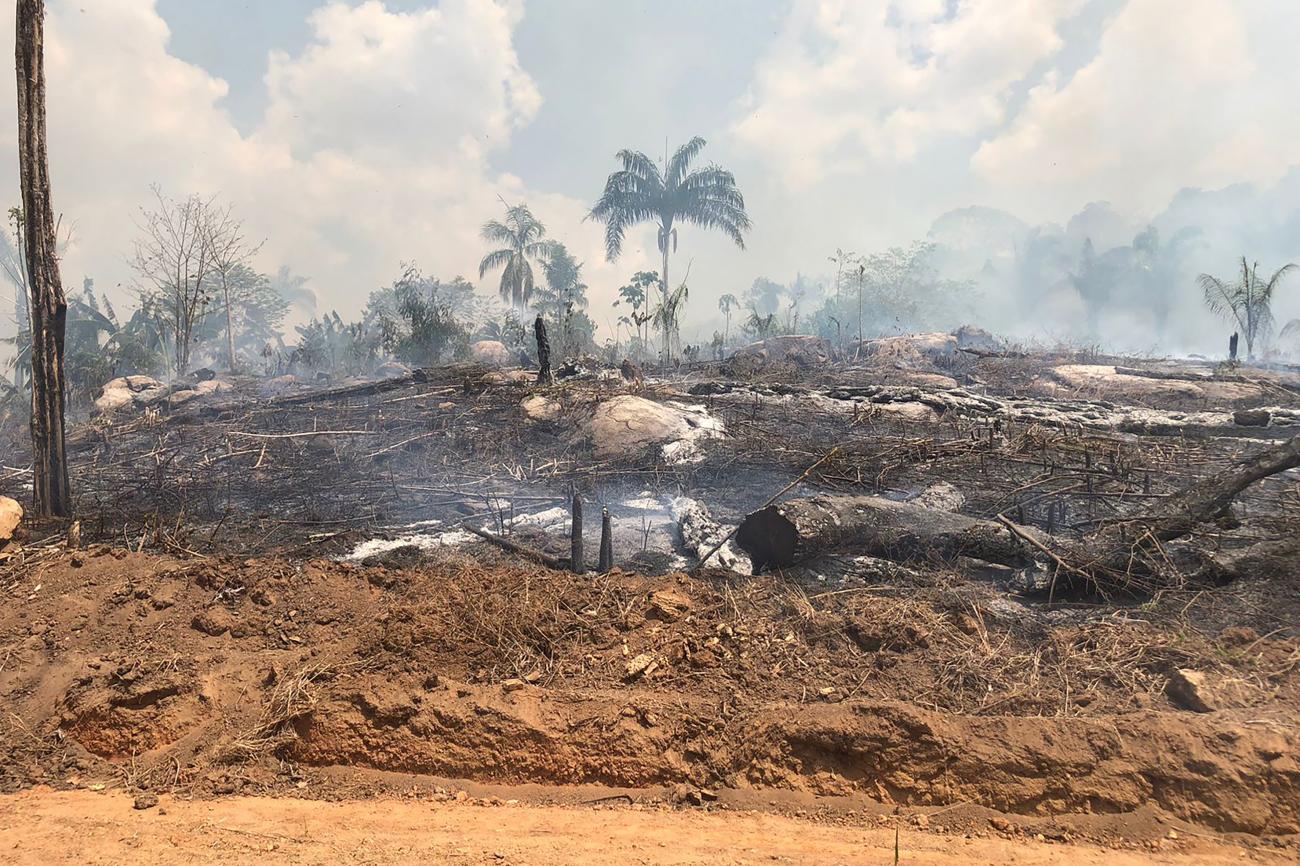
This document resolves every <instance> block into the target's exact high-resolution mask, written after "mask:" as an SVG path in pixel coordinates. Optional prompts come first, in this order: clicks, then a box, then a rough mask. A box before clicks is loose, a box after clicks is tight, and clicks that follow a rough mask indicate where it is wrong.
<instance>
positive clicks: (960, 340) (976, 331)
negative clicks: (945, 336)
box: [952, 325, 1006, 352]
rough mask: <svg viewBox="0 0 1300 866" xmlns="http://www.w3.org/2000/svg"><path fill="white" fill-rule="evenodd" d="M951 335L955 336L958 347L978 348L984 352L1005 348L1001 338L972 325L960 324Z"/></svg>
mask: <svg viewBox="0 0 1300 866" xmlns="http://www.w3.org/2000/svg"><path fill="white" fill-rule="evenodd" d="M952 335H953V336H954V337H956V338H957V348H959V349H980V350H983V351H985V352H1001V351H1003V350H1005V349H1006V346H1005V345H1003V343H1002V341H1001V340H999V339H998V338H997V337H995V336H993V335H992V334H990V333H989V332H988V331H986V330H984V329H983V328H977V327H975V326H974V325H962V326H961V327H960V328H958V329H957V330H955V331H953V332H952Z"/></svg>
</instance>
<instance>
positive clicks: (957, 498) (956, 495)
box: [908, 481, 966, 512]
mask: <svg viewBox="0 0 1300 866" xmlns="http://www.w3.org/2000/svg"><path fill="white" fill-rule="evenodd" d="M908 501H909V502H911V503H912V504H913V505H919V506H921V507H922V508H933V509H934V510H935V511H952V512H957V511H961V509H962V506H964V505H965V504H966V497H965V496H964V495H963V494H962V492H961V491H960V490H958V489H957V488H956V487H954V486H953V485H951V484H949V483H948V482H947V481H940V482H938V483H936V484H931V485H930V486H929V487H927V488H925V489H924V490H922V491H921V492H920V493H918V494H917V495H916V496H913V497H912V498H911V499H910V500H908Z"/></svg>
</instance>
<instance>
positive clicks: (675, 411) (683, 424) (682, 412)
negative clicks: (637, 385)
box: [584, 394, 723, 463]
mask: <svg viewBox="0 0 1300 866" xmlns="http://www.w3.org/2000/svg"><path fill="white" fill-rule="evenodd" d="M722 432H723V428H722V422H720V421H719V420H718V419H716V418H714V417H713V416H712V415H710V414H709V413H708V412H707V411H705V410H704V408H703V407H700V406H687V405H685V404H682V403H656V402H654V401H653V400H647V399H645V398H644V397H636V396H633V395H631V394H624V395H622V396H619V397H613V398H611V399H609V400H606V401H605V402H603V403H601V404H600V405H599V406H597V407H596V410H595V412H594V413H593V414H592V417H591V418H590V419H589V420H588V421H587V423H586V425H585V427H584V433H585V434H586V437H587V438H588V439H590V440H591V442H592V443H593V444H594V445H595V446H596V454H597V456H600V457H613V456H617V455H622V456H634V455H636V454H638V453H640V452H641V451H644V450H645V449H646V448H647V447H648V446H651V445H659V446H661V452H662V454H663V457H664V459H665V460H667V461H668V462H669V463H687V462H690V461H692V460H694V459H698V456H699V455H698V453H697V444H698V443H699V442H700V441H701V440H704V439H716V438H719V437H721V436H722Z"/></svg>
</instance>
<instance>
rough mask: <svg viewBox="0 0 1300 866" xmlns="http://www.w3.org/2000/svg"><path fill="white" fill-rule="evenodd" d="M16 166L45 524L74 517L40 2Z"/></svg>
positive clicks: (25, 74)
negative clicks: (52, 519) (66, 442)
mask: <svg viewBox="0 0 1300 866" xmlns="http://www.w3.org/2000/svg"><path fill="white" fill-rule="evenodd" d="M17 13H18V17H17V27H16V30H15V33H16V40H15V42H16V46H15V52H14V53H15V60H16V62H17V70H18V165H19V182H20V184H21V186H22V196H23V224H24V227H25V230H26V231H25V234H26V237H25V238H24V240H25V241H26V249H25V252H26V255H27V269H28V285H29V287H30V291H31V304H30V316H31V325H32V425H31V429H32V470H33V473H32V474H33V477H32V504H33V511H34V512H35V513H36V514H37V515H38V516H42V517H50V516H56V517H68V516H71V514H72V489H71V484H70V482H69V479H68V457H67V452H66V450H65V447H64V432H63V406H64V376H63V341H64V329H65V326H66V324H67V316H68V303H67V300H66V298H65V297H64V295H63V284H62V282H61V281H60V279H59V263H58V258H57V254H56V253H57V250H56V247H55V244H56V239H55V229H54V212H53V206H52V205H51V203H50V173H49V159H48V157H47V155H46V146H45V44H44V43H45V2H44V0H18V5H17Z"/></svg>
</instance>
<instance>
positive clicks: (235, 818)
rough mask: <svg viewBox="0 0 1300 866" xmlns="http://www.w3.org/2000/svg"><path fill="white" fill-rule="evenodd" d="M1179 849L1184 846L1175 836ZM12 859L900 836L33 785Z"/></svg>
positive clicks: (1034, 847)
mask: <svg viewBox="0 0 1300 866" xmlns="http://www.w3.org/2000/svg"><path fill="white" fill-rule="evenodd" d="M899 842H900V844H899V848H900V858H899V862H900V863H912V864H961V866H973V864H982V863H998V864H1002V863H1020V864H1066V863H1069V864H1079V866H1088V864H1098V866H1100V864H1106V866H1136V864H1147V863H1160V864H1189V866H1190V864H1193V863H1195V864H1202V866H1214V864H1228V863H1241V862H1243V860H1245V859H1246V857H1250V858H1251V859H1252V860H1253V862H1270V861H1271V862H1279V863H1280V862H1285V860H1284V858H1285V857H1286V856H1287V855H1285V854H1282V853H1280V852H1279V854H1278V856H1277V857H1276V858H1273V857H1270V856H1269V855H1268V854H1267V853H1266V852H1261V851H1260V850H1259V849H1256V850H1254V851H1252V852H1249V853H1247V852H1246V850H1245V849H1242V848H1238V847H1235V846H1232V845H1229V844H1224V843H1220V842H1217V841H1211V840H1208V839H1188V838H1183V839H1180V840H1178V841H1177V842H1176V843H1170V845H1169V847H1167V848H1164V849H1163V850H1160V851H1159V852H1155V851H1151V852H1147V851H1131V850H1127V851H1116V850H1108V849H1103V848H1097V847H1090V846H1086V845H1073V844H1065V845H1062V844H1052V843H1047V842H1038V841H1032V840H1011V839H1003V838H998V837H988V838H975V839H967V838H964V837H962V836H956V835H950V836H945V835H941V834H935V833H923V832H918V831H915V830H904V831H903V832H902V834H901V837H900V839H899ZM1175 845H1176V846H1177V847H1174V846H1175ZM0 857H3V858H4V859H5V861H6V862H7V863H8V864H27V863H34V864H35V863H39V864H41V866H60V864H72V863H75V864H78V866H86V864H119V863H131V864H142V866H143V864H156V866H163V864H168V866H169V864H189V863H216V862H220V863H232V864H238V863H249V864H258V866H269V864H279V863H293V864H301V863H330V864H350V863H367V864H397V863H422V864H441V863H448V864H480V863H484V864H531V866H555V864H561V863H564V864H582V866H604V864H608V863H638V864H655V866H658V864H697V863H698V864H711V866H712V864H760V863H761V864H772V863H798V864H825V866H832V864H859V863H860V864H889V863H892V862H893V857H894V832H893V830H892V829H890V828H888V827H880V826H875V825H873V826H871V827H869V828H862V827H852V826H835V825H831V826H828V825H823V824H816V823H811V822H807V821H802V820H799V819H796V818H789V817H782V816H778V815H769V814H754V813H723V812H717V813H702V812H691V811H636V810H632V809H621V808H620V809H610V810H598V809H591V808H565V807H537V806H525V805H503V806H475V805H469V804H459V803H428V802H418V801H410V800H370V801H350V802H342V803H322V802H314V801H305V800H293V799H270V798H265V799H262V798H231V799H222V800H213V801H189V802H187V801H178V800H172V799H171V798H169V797H164V798H163V800H162V802H161V804H160V805H159V806H156V807H153V808H150V809H145V810H140V811H137V810H135V809H134V808H133V805H132V800H131V799H130V798H129V797H127V796H124V795H121V794H99V793H92V792H84V791H81V792H64V793H60V792H52V791H49V790H43V789H35V790H29V791H26V792H23V793H21V794H16V795H12V796H6V797H3V798H0Z"/></svg>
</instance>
